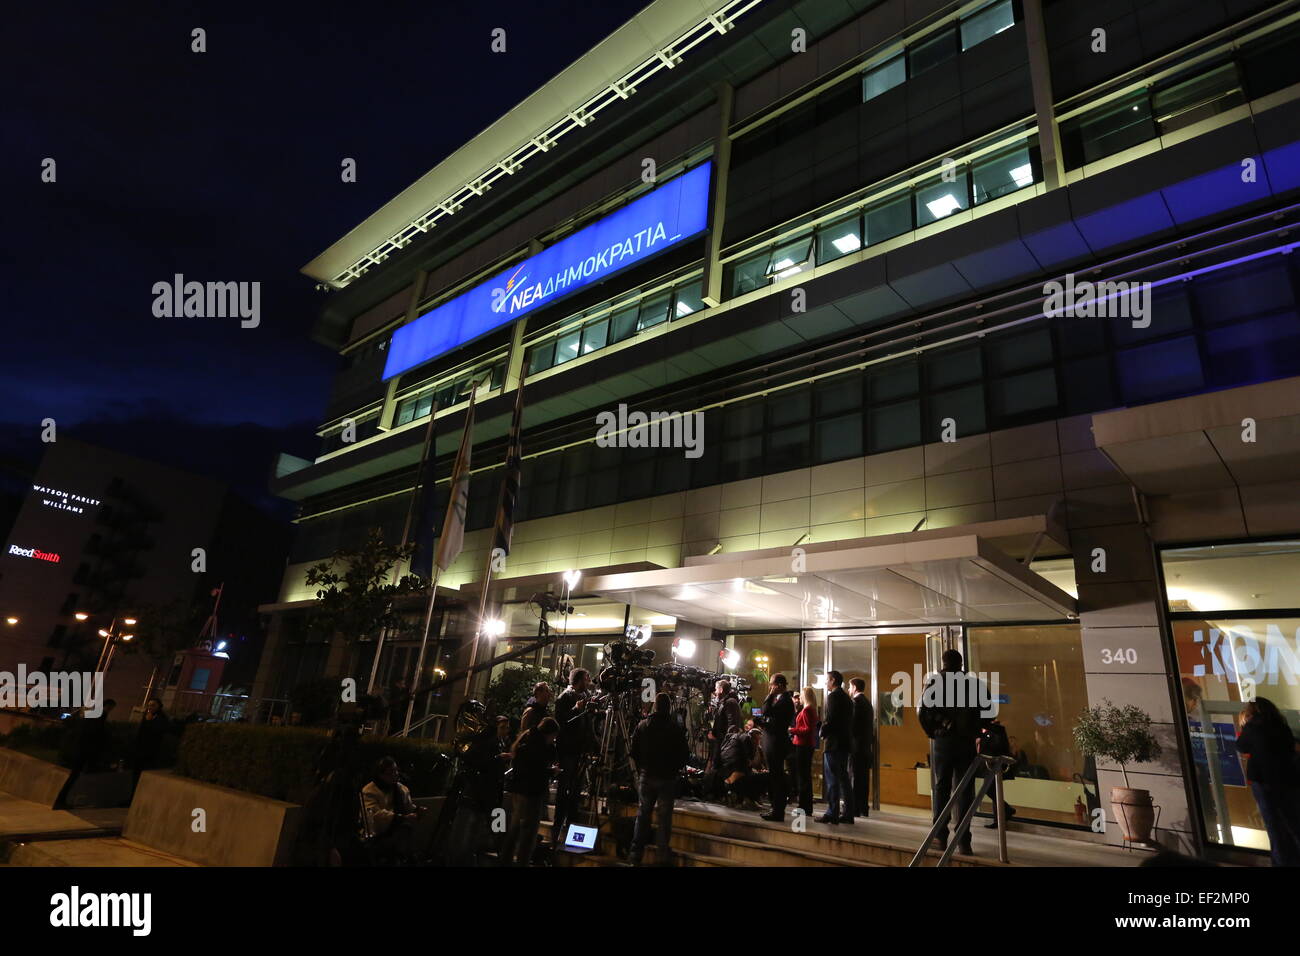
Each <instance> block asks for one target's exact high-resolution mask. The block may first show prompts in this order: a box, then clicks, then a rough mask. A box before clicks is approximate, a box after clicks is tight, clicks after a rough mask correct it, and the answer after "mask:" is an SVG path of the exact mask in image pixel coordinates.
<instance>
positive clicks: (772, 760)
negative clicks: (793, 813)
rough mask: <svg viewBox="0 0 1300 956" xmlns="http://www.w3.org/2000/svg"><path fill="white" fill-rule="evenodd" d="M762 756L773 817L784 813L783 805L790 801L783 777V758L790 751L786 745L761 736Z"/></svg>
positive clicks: (765, 735)
mask: <svg viewBox="0 0 1300 956" xmlns="http://www.w3.org/2000/svg"><path fill="white" fill-rule="evenodd" d="M763 738H764V740H763V756H764V757H765V758H767V783H768V796H769V798H770V799H771V801H772V813H773V815H780V814H783V813H785V805H786V804H787V803H788V802H789V800H790V788H789V784H788V783H787V782H786V776H785V758H786V756H787V754H788V752H789V750H790V745H789V744H788V743H787V744H785V745H784V746H783V745H782V743H781V742H780V741H775V740H772V739H770V735H768V734H764V735H763Z"/></svg>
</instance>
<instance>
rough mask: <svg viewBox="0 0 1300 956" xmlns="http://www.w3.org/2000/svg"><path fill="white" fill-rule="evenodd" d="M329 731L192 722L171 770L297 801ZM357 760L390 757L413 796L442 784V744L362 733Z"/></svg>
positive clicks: (308, 786) (307, 789) (367, 762)
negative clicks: (398, 768)
mask: <svg viewBox="0 0 1300 956" xmlns="http://www.w3.org/2000/svg"><path fill="white" fill-rule="evenodd" d="M328 740H329V735H328V733H326V732H325V731H323V730H315V729H312V728H308V727H268V726H260V725H259V726H254V725H251V724H231V723H204V724H194V725H193V726H191V727H190V728H189V729H188V730H187V731H186V732H185V736H184V738H182V740H181V748H180V754H179V756H178V759H177V761H176V772H177V773H179V774H181V775H183V776H186V777H192V778H194V779H195V780H203V781H205V782H207V783H215V784H220V785H221V786H223V787H231V788H232V789H235V790H244V791H247V792H249V793H256V794H259V795H260V796H263V797H271V798H273V799H276V800H287V801H289V802H291V803H303V802H305V801H306V799H307V798H308V796H309V795H310V793H311V791H312V787H313V785H314V783H315V770H316V764H317V761H318V760H319V758H320V755H321V752H322V751H323V750H324V749H325V745H326V743H327V742H328ZM357 746H358V760H359V761H360V765H361V766H362V767H364V768H366V770H367V773H368V772H369V768H370V767H372V766H373V765H374V764H375V763H377V762H378V761H379V759H380V758H381V757H385V756H391V757H393V758H395V759H396V760H397V762H398V764H399V765H400V766H401V768H402V773H403V775H404V778H405V780H406V783H407V785H408V786H409V787H410V788H411V795H412V796H414V797H429V796H436V795H438V794H440V793H442V792H444V791H445V789H446V784H447V760H446V758H445V757H444V756H443V753H442V748H440V747H439V746H438V745H436V744H432V743H429V742H428V741H424V740H418V739H417V740H409V739H406V738H401V737H362V738H361V739H360V741H359V742H358V745H357Z"/></svg>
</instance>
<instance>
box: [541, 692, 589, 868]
mask: <svg viewBox="0 0 1300 956" xmlns="http://www.w3.org/2000/svg"><path fill="white" fill-rule="evenodd" d="M589 681H590V675H589V674H588V673H587V671H586V670H584V669H583V668H581V667H578V668H575V669H574V670H573V672H572V673H570V674H569V686H568V687H566V688H565V689H564V691H563V693H561V694H560V696H559V697H557V698H556V699H555V721H556V723H558V724H559V725H560V738H559V740H558V741H557V742H556V745H555V749H556V753H557V754H558V756H559V763H560V774H559V777H558V778H557V779H556V781H555V827H554V829H553V830H552V833H553V834H554V840H555V844H556V845H557V846H558V845H560V844H561V843H563V842H564V838H565V835H566V834H565V830H566V829H567V827H568V825H569V821H570V820H572V819H573V816H574V813H575V812H576V811H577V809H578V800H579V798H580V797H581V789H582V788H581V784H580V782H579V777H580V776H581V769H582V760H583V757H584V756H586V754H587V753H588V752H590V751H592V750H594V749H595V745H596V741H595V734H594V732H593V731H592V729H591V720H590V719H589V718H588V716H587V684H588V683H589Z"/></svg>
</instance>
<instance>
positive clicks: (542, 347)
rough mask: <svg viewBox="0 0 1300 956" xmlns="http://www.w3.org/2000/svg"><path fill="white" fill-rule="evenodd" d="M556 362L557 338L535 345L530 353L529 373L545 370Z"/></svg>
mask: <svg viewBox="0 0 1300 956" xmlns="http://www.w3.org/2000/svg"><path fill="white" fill-rule="evenodd" d="M554 362H555V339H550V340H549V341H546V342H542V343H540V344H538V345H534V346H533V347H532V349H531V350H530V351H529V353H528V374H529V375H532V374H533V373H534V372H544V371H546V370H547V369H548V368H550V367H551V366H552V365H553V364H554Z"/></svg>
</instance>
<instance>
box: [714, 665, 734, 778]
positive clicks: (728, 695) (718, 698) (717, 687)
mask: <svg viewBox="0 0 1300 956" xmlns="http://www.w3.org/2000/svg"><path fill="white" fill-rule="evenodd" d="M712 711H713V724H712V727H711V729H710V730H709V763H710V765H711V766H712V767H713V768H714V769H715V770H720V769H721V767H719V766H718V752H719V751H720V750H721V748H722V739H723V738H724V737H726V736H727V731H728V730H729V729H730V728H731V727H732V725H733V724H734V725H735V726H737V727H739V726H740V725H741V718H740V700H739V698H737V696H736V695H735V694H734V693H733V692H732V689H731V681H727V680H720V681H718V682H717V683H716V684H714V685H713V701H712Z"/></svg>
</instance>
